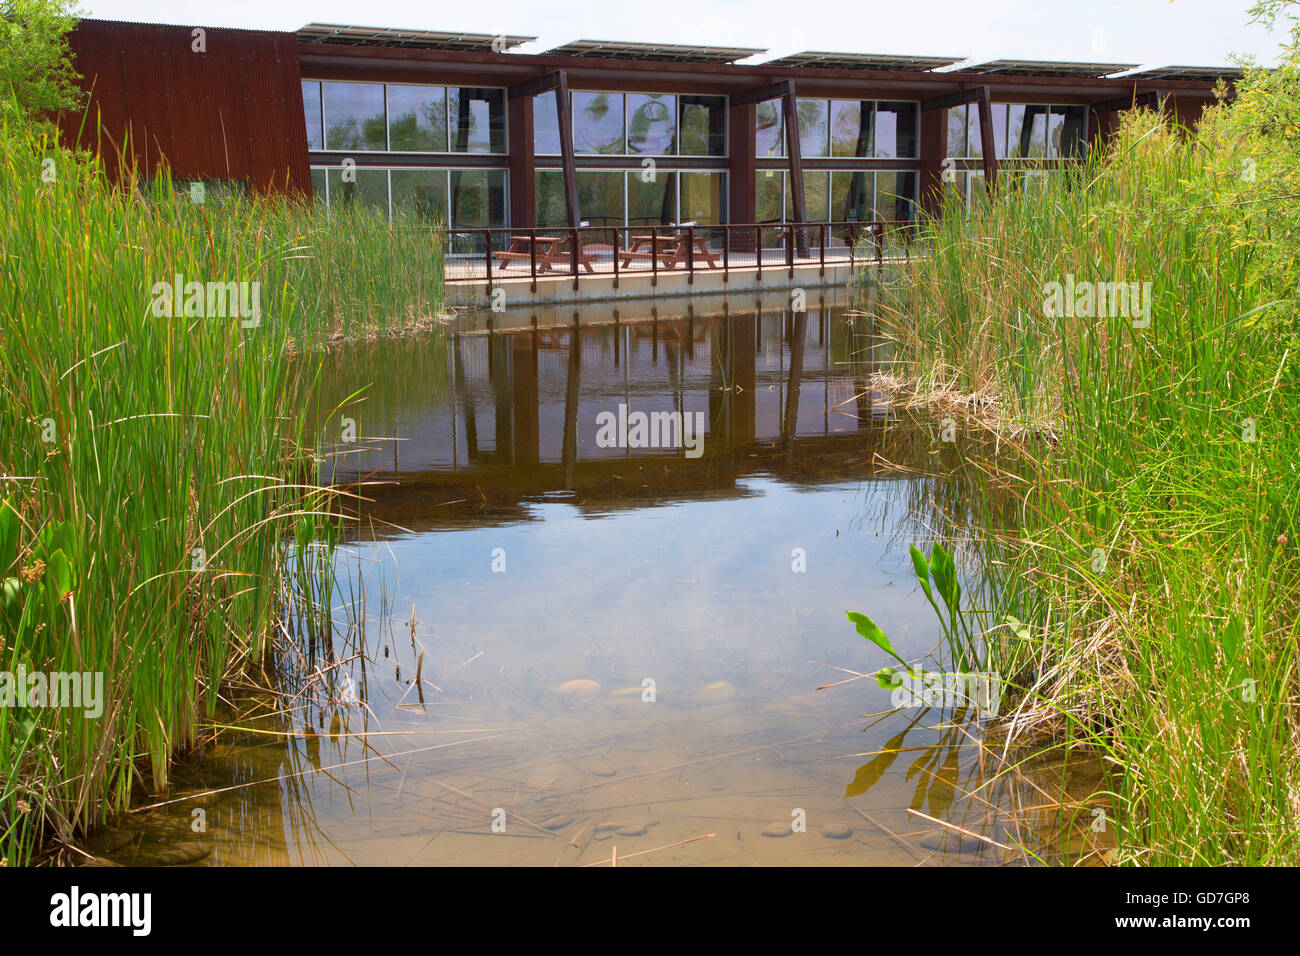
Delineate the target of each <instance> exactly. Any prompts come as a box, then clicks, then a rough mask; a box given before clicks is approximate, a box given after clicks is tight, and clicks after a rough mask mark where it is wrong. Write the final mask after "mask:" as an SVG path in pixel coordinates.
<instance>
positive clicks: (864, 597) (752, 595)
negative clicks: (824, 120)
mask: <svg viewBox="0 0 1300 956" xmlns="http://www.w3.org/2000/svg"><path fill="white" fill-rule="evenodd" d="M671 311H672V310H665V309H664V308H662V307H660V308H659V310H658V314H655V315H652V316H650V317H648V318H637V319H628V318H625V317H624V316H620V315H619V314H618V313H615V312H614V311H613V310H612V309H610V308H606V309H604V310H601V308H600V307H597V306H588V307H587V308H586V310H585V311H584V313H583V314H582V315H581V316H576V317H573V318H572V319H571V320H570V321H568V322H566V321H564V319H563V318H560V319H554V320H548V321H544V322H537V323H536V324H534V320H533V317H530V316H528V315H527V314H524V315H505V316H501V315H497V316H493V315H490V314H482V315H466V316H462V317H461V318H460V319H459V320H458V321H457V322H456V324H455V325H454V326H453V327H452V334H450V335H448V336H446V337H443V338H433V337H430V338H416V339H404V340H400V341H383V342H379V343H373V344H369V345H364V346H360V347H356V348H349V349H348V350H347V351H345V352H341V353H339V354H337V355H333V356H330V357H329V358H328V359H327V361H326V368H325V372H324V381H325V391H326V393H327V394H328V396H329V398H330V403H331V405H333V404H334V403H337V404H338V408H337V410H335V411H332V412H331V413H330V414H329V415H328V416H327V418H328V422H329V423H330V424H329V426H328V427H329V428H332V429H334V434H336V435H337V438H338V440H337V441H335V442H333V443H332V449H331V450H332V454H330V455H329V456H328V462H327V464H326V465H325V466H324V467H325V468H326V469H327V470H328V472H329V474H327V475H326V476H325V477H327V478H332V480H334V481H336V482H339V483H343V484H349V485H352V486H353V487H354V490H355V491H356V492H357V494H358V495H360V496H361V498H362V499H363V500H362V501H361V503H360V504H359V507H358V517H359V521H358V522H356V523H355V527H357V528H358V529H359V530H358V531H357V532H356V533H354V534H351V535H350V536H349V538H348V540H347V541H346V542H345V544H344V545H343V546H342V547H341V548H340V552H339V555H338V569H339V580H340V583H339V585H338V589H337V591H336V593H335V594H334V595H333V597H332V600H331V606H332V608H333V618H334V621H335V625H336V627H335V635H334V637H333V639H332V641H328V642H322V643H323V646H322V645H317V646H315V647H313V648H312V649H311V651H310V653H309V654H307V655H305V656H304V657H303V658H302V659H301V660H296V661H292V662H290V664H289V665H288V666H286V667H285V668H284V671H285V674H284V675H281V679H282V681H283V690H284V693H283V695H282V696H280V697H270V696H267V695H259V694H256V693H253V692H252V691H251V690H250V691H249V694H248V697H247V698H243V699H237V700H235V701H234V703H235V704H236V705H237V708H236V710H234V711H232V712H231V713H229V714H226V715H224V716H223V717H222V718H221V719H219V720H218V724H220V725H222V729H219V731H218V733H217V734H216V737H215V740H214V741H213V742H212V743H211V744H208V745H205V746H204V747H202V748H201V749H200V750H198V751H197V752H196V753H194V754H193V755H192V756H191V757H190V758H188V759H186V760H185V761H183V762H182V763H181V764H180V765H179V766H178V768H177V772H176V775H175V779H174V781H173V785H172V789H171V790H170V791H169V792H167V793H164V794H156V795H152V796H151V797H150V798H148V799H147V800H146V801H144V802H145V803H148V802H149V800H152V801H153V802H155V803H160V804H162V805H161V806H157V807H156V808H154V809H149V810H146V811H144V812H139V813H136V814H133V815H131V817H130V819H129V820H127V821H126V822H125V823H124V824H122V825H121V826H117V827H114V828H112V829H110V830H109V831H107V832H105V833H104V834H102V835H101V836H99V837H98V838H97V839H96V841H95V842H94V843H93V844H92V850H93V851H94V852H97V853H99V854H101V855H102V857H103V858H104V859H106V860H111V861H115V862H119V863H124V864H128V865H130V864H133V863H172V864H186V863H197V864H212V865H241V864H263V865H266V864H270V865H292V864H335V865H347V864H359V865H373V864H381V865H406V864H420V865H423V864H493V865H502V864H504V865H545V866H550V865H601V864H603V865H610V864H612V863H614V862H615V861H616V862H617V865H718V864H725V865H733V864H739V865H746V864H768V865H789V864H793V865H846V864H847V865H862V864H898V865H915V864H924V863H937V864H983V865H989V864H1011V863H1025V862H1033V861H1035V860H1036V859H1053V858H1055V857H1056V855H1057V854H1058V852H1059V851H1060V850H1061V849H1062V848H1063V847H1065V844H1068V843H1069V842H1070V841H1069V839H1066V840H1065V841H1062V840H1060V839H1059V837H1060V829H1059V820H1060V813H1059V809H1058V808H1059V804H1060V803H1062V802H1065V803H1070V802H1072V801H1074V802H1078V801H1082V800H1083V799H1084V798H1086V797H1087V796H1088V794H1089V792H1090V785H1089V784H1088V783H1087V779H1086V778H1087V777H1088V774H1087V773H1085V774H1083V775H1082V777H1083V778H1084V781H1083V782H1082V783H1080V782H1079V777H1080V774H1079V773H1078V772H1077V770H1078V768H1072V770H1074V772H1073V773H1072V774H1071V775H1070V776H1068V777H1066V776H1063V775H1062V772H1061V768H1060V766H1059V765H1055V764H1048V763H1043V762H1042V761H1036V762H1031V763H1028V764H1024V765H1021V766H1020V767H1019V769H1018V772H1015V773H1007V774H1003V775H998V774H997V770H998V764H997V760H996V757H995V755H994V753H993V752H991V751H990V750H989V749H988V748H987V747H983V746H981V740H982V739H983V732H982V725H981V723H980V722H979V721H978V720H973V719H971V718H969V717H967V716H963V717H962V718H961V719H955V718H956V715H954V714H953V713H952V711H951V710H949V711H946V712H945V711H940V710H926V709H920V708H917V709H905V710H892V709H891V703H890V695H889V692H888V691H887V690H883V689H881V688H880V687H878V686H877V684H876V682H875V681H874V680H873V679H870V678H867V679H862V678H861V677H859V676H857V675H862V674H869V673H870V672H872V671H874V670H876V669H877V668H879V667H881V666H884V665H886V664H888V663H890V661H889V659H888V658H887V657H886V655H884V653H883V652H882V651H880V650H879V649H877V648H876V647H874V646H873V645H870V644H869V643H867V642H866V641H864V640H863V639H862V638H860V637H859V636H858V635H857V634H856V633H855V631H854V629H853V626H852V625H851V624H850V623H849V622H848V621H847V620H846V619H845V614H844V612H845V611H846V610H858V611H863V612H865V613H867V614H869V615H870V616H871V617H872V618H873V619H874V620H875V621H876V622H877V623H878V624H879V625H880V626H881V627H882V628H883V629H884V631H885V632H886V633H887V634H888V635H889V637H890V639H891V640H892V642H893V644H894V646H895V647H896V648H897V649H898V650H899V651H900V652H901V653H902V654H903V655H904V656H905V657H908V658H909V659H912V658H915V659H916V660H918V661H925V662H927V663H928V664H929V665H930V666H937V663H938V661H937V659H936V658H931V657H929V655H931V653H932V652H935V651H936V643H937V641H938V640H939V637H940V632H939V628H938V625H937V622H936V619H935V617H934V614H933V612H932V611H931V609H930V608H929V606H928V605H927V603H926V601H925V599H924V596H923V595H922V594H921V593H920V591H919V590H918V588H917V587H916V582H915V578H914V577H913V575H912V570H911V565H910V562H909V560H908V555H907V549H908V545H910V544H911V543H912V542H914V541H918V542H924V541H925V540H927V537H926V536H927V528H928V527H929V522H930V521H931V520H932V512H933V511H934V509H935V507H936V504H935V503H936V501H937V500H938V499H940V498H943V497H945V496H947V497H952V496H953V495H954V494H959V493H960V492H959V490H956V491H955V490H954V489H953V488H952V487H951V486H950V484H949V483H945V481H944V479H943V475H942V472H943V468H944V457H943V455H944V453H943V452H942V451H936V447H937V446H936V444H935V442H934V441H933V438H932V434H931V430H930V429H929V428H928V426H927V425H926V424H925V423H917V422H914V421H910V420H907V419H905V418H901V417H899V416H898V414H897V413H895V412H891V410H890V407H889V406H888V404H887V403H886V401H885V398H884V396H883V395H881V394H878V393H877V392H876V391H875V390H873V387H872V384H871V380H870V376H871V373H872V371H873V370H874V369H875V368H876V367H877V366H878V364H879V362H880V360H881V354H880V350H879V343H878V342H877V341H876V340H875V338H874V337H873V329H872V323H871V320H870V319H869V318H866V317H862V316H857V317H855V316H854V315H851V314H849V313H847V312H846V311H845V310H844V309H843V308H840V307H836V306H828V305H825V303H821V304H819V307H816V308H810V309H809V311H807V312H806V313H801V314H798V315H794V314H791V313H789V312H787V311H782V310H781V309H780V308H763V307H762V304H761V303H759V302H755V301H754V300H753V299H750V300H748V301H747V302H744V303H737V302H735V301H734V300H733V301H730V302H725V300H718V302H717V305H716V307H711V308H710V310H709V311H708V313H705V312H701V311H700V310H699V309H698V306H697V307H696V308H695V309H692V310H689V311H688V310H686V309H684V308H683V309H682V310H678V311H677V312H674V313H673V314H669V313H670V312H671ZM620 405H623V406H625V410H624V414H627V415H629V416H631V415H633V414H634V413H637V412H645V413H651V412H668V413H678V414H680V415H682V416H688V418H687V419H686V420H691V419H692V418H698V419H699V420H701V421H702V423H703V440H702V445H701V449H700V454H699V455H698V457H689V456H688V455H687V454H686V453H685V451H684V450H683V449H681V448H664V447H660V448H653V447H620V445H625V444H629V443H630V444H636V443H637V442H636V440H635V438H633V437H632V436H631V435H629V436H628V437H629V440H630V441H629V442H628V443H623V442H621V441H619V440H618V439H621V438H622V429H621V428H617V427H616V428H614V429H612V432H613V434H614V438H615V439H616V440H615V442H614V443H613V446H612V447H610V445H611V442H610V441H609V438H610V434H611V430H607V431H606V432H605V433H604V434H603V435H602V433H601V426H602V423H607V422H608V421H609V418H610V417H613V418H614V419H615V421H617V416H618V415H619V414H620V411H619V406H620ZM602 416H604V417H602ZM335 422H337V427H335ZM352 439H355V440H352ZM936 475H937V477H936ZM927 476H928V477H927ZM927 550H928V548H927ZM286 675H291V677H292V679H291V677H290V676H286ZM304 675H307V676H308V677H309V678H310V683H309V685H308V687H307V688H306V690H304V689H303V688H302V686H301V678H302V677H303V676H304ZM273 680H274V678H273ZM827 685H831V686H827ZM1049 794H1050V797H1049V796H1048V795H1049ZM913 811H914V812H913ZM1085 816H1086V813H1085ZM1087 819H1091V817H1088V818H1087ZM935 821H942V822H943V823H946V824H949V825H950V826H949V827H943V826H941V825H940V824H939V823H937V822H935ZM954 827H955V828H960V829H954ZM1074 829H1075V831H1076V832H1082V830H1081V828H1079V827H1075V828H1074ZM962 831H965V832H962ZM1087 839H1090V840H1092V843H1089V844H1088V846H1092V845H1094V844H1096V842H1097V840H1098V839H1100V838H1098V837H1096V836H1095V835H1094V836H1091V837H1086V836H1076V837H1075V844H1076V845H1075V847H1074V849H1075V850H1078V849H1079V848H1081V847H1083V845H1084V841H1085V840H1087ZM1065 848H1066V849H1068V847H1065Z"/></svg>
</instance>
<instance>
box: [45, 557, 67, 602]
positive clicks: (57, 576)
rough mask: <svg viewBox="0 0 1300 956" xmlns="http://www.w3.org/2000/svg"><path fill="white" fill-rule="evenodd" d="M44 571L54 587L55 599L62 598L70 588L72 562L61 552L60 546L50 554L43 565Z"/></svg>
mask: <svg viewBox="0 0 1300 956" xmlns="http://www.w3.org/2000/svg"><path fill="white" fill-rule="evenodd" d="M45 573H46V574H47V575H49V578H48V580H49V582H50V584H51V586H52V587H53V588H54V597H55V599H56V600H63V595H65V594H67V593H68V592H69V591H71V590H72V563H71V562H70V561H69V560H68V556H67V555H66V554H64V553H63V549H62V548H60V549H59V550H58V551H55V552H54V553H53V554H51V555H50V557H49V561H48V562H47V563H46V565H45Z"/></svg>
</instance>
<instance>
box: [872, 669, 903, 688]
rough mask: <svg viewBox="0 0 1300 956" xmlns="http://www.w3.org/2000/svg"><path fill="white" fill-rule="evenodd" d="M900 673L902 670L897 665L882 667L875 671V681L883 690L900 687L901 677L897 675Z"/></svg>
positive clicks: (901, 684)
mask: <svg viewBox="0 0 1300 956" xmlns="http://www.w3.org/2000/svg"><path fill="white" fill-rule="evenodd" d="M901 673H902V671H900V670H899V669H898V668H897V667H882V668H880V670H878V671H876V683H877V684H879V685H880V686H881V687H882V688H883V689H885V690H893V689H894V688H896V687H902V686H903V678H901V677H900V676H898V675H899V674H901Z"/></svg>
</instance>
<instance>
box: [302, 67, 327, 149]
mask: <svg viewBox="0 0 1300 956" xmlns="http://www.w3.org/2000/svg"><path fill="white" fill-rule="evenodd" d="M302 111H303V114H304V115H305V116H306V118H307V148H308V149H324V147H325V132H324V128H323V126H322V125H321V113H320V80H303V81H302Z"/></svg>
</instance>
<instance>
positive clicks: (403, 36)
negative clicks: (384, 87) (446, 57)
mask: <svg viewBox="0 0 1300 956" xmlns="http://www.w3.org/2000/svg"><path fill="white" fill-rule="evenodd" d="M298 38H299V39H301V40H304V41H306V42H308V43H342V44H350V45H353V46H389V47H408V48H413V49H424V50H473V51H477V52H489V51H491V52H495V53H503V52H505V51H506V50H509V49H513V48H514V47H517V46H521V45H522V44H524V43H530V42H532V41H533V40H536V39H537V37H525V36H506V35H494V34H491V33H441V32H439V31H437V30H389V29H386V28H384V27H357V26H344V25H341V24H337V23H309V24H307V25H306V26H305V27H303V28H302V29H301V30H299V31H298Z"/></svg>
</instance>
